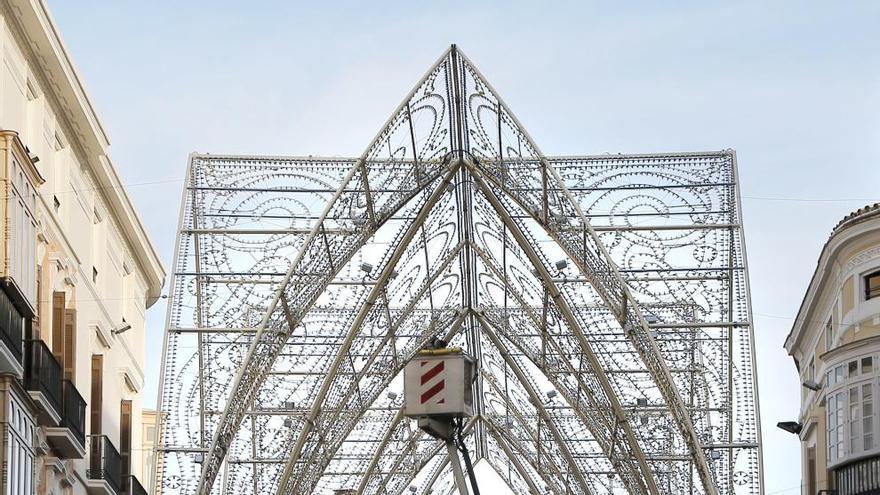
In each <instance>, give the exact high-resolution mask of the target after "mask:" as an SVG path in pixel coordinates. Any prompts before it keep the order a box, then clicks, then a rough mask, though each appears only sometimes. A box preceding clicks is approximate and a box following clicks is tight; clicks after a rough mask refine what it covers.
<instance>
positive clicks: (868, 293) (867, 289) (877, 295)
mask: <svg viewBox="0 0 880 495" xmlns="http://www.w3.org/2000/svg"><path fill="white" fill-rule="evenodd" d="M875 278H876V279H878V280H880V269H877V270H874V271H871V272H868V273H866V274H864V275H862V284H863V286H864V290H863V291H862V294H863V296H864V298H865V301H870V300H871V299H880V287H878V288H877V289H875V290H874V291H872V290H871V284H870V281H871V280H872V279H875ZM872 292H874V293H873V294H872Z"/></svg>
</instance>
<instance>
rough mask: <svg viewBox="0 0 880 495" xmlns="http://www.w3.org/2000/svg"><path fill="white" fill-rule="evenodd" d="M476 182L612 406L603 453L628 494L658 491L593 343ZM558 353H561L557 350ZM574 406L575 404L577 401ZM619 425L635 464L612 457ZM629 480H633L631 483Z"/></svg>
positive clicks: (526, 245)
mask: <svg viewBox="0 0 880 495" xmlns="http://www.w3.org/2000/svg"><path fill="white" fill-rule="evenodd" d="M475 182H476V184H477V186H478V187H479V188H480V190H481V192H482V193H483V195H484V196H485V198H486V199H487V200H488V202H489V204H491V205H492V207H493V208H494V209H495V212H496V213H497V214H498V217H499V218H500V219H501V221H502V222H503V223H504V225H505V227H506V228H507V230H508V232H510V234H511V236H512V237H513V239H514V241H515V242H516V244H517V245H518V246H519V248H520V249H521V250H522V252H523V254H525V255H526V257H527V259H528V260H529V262H530V263H531V265H532V266H533V267H534V269H535V270H537V271H538V275H539V277H540V278H541V280H542V281H543V284H544V287H545V288H546V289H547V290H548V291H549V295H550V298H551V299H552V301H553V305H554V306H555V307H556V309H557V310H558V311H559V312H560V313H561V315H562V316H563V319H564V320H565V323H566V325H567V326H568V328H569V330H570V331H571V332H572V333H573V334H574V336H575V337H576V339H577V341H578V343H579V344H580V348H581V349H580V350H581V352H582V353H583V355H584V356H585V357H586V359H587V362H588V363H589V367H590V369H589V370H588V372H590V373H591V374H592V376H594V377H595V378H596V380H598V382H599V385H600V387H601V393H602V395H603V396H604V397H605V399H606V400H607V402H608V404H610V406H611V411H610V412H611V413H612V414H613V416H614V421H613V424H606V425H605V427H606V428H610V429H611V434H610V435H609V438H610V440H611V442H610V444H609V443H604V442H603V443H604V445H603V449H604V450H605V453H606V455H608V456H609V459H611V461H612V463H613V464H614V466H615V468H616V469H618V470H619V471H620V476H621V479H623V480H625V482H626V483H627V485H628V488H629V490H630V491H631V493H644V492H648V493H652V494H657V493H659V492H658V490H657V484H656V481H655V480H654V477H653V475H652V474H651V469H650V467H649V466H648V463H647V461H646V460H645V455H644V453H643V452H642V449H641V446H639V444H638V441H637V440H636V438H635V435H634V434H633V431H632V427H631V426H630V424H629V419H628V418H627V416H626V413H625V412H624V411H623V408H622V407H621V406H620V400H619V398H618V397H617V393H616V391H615V390H614V388H613V387H612V386H611V383H610V382H609V380H608V377H607V375H606V374H605V372H604V371H603V368H602V365H601V363H600V362H599V360H598V358H597V357H596V354H595V353H594V352H593V347H592V345H590V343H589V342H588V341H587V339H586V337H585V336H584V332H583V329H582V328H581V326H580V324H579V323H578V321H577V319H576V318H575V317H574V315H573V314H572V312H571V309H570V308H569V307H568V303H567V302H566V301H565V299H564V298H563V297H562V294H561V293H560V291H559V288H558V287H557V286H556V284H555V283H554V282H553V280H552V276H551V275H550V273H549V271H548V270H547V267H545V266H544V263H543V262H542V261H541V258H540V257H539V256H538V253H537V252H536V251H535V248H534V247H533V246H531V245H530V244H529V243H528V242H527V240H526V238H525V236H524V235H523V233H522V231H521V230H520V227H519V225H518V224H517V223H516V222H514V221H513V220H512V219H511V218H510V216H509V214H508V212H507V210H506V209H505V208H504V206H503V205H502V204H501V202H500V200H499V199H498V198H497V196H495V193H494V192H493V191H492V190H490V189H488V188H487V187H485V184H483V183H481V182H480V181H479V180H476V181H475ZM475 250H477V251H478V252H481V250H479V248H475ZM481 258H482V259H483V260H484V262H486V264H487V266H489V267H490V269H492V270H493V271H494V272H495V273H496V275H501V274H500V272H499V270H498V269H497V267H495V266H494V263H493V262H492V261H491V259H489V257H488V256H487V255H486V254H485V253H482V254H481ZM499 280H501V281H502V282H501V283H503V284H506V282H505V281H504V278H503V276H502V277H499ZM512 293H514V297H519V295H518V294H517V293H516V291H512ZM520 301H521V302H524V301H522V299H520ZM481 323H482V324H483V325H484V329H485V330H486V331H487V333H488V332H491V329H489V327H488V325H486V324H485V321H482V320H481ZM538 326H539V325H538ZM492 335H494V333H492ZM496 338H497V337H496ZM560 356H564V353H560ZM575 376H577V374H575ZM579 382H580V380H579ZM579 386H581V387H582V388H583V390H584V392H585V393H586V394H587V397H589V398H590V399H591V402H592V403H593V405H594V407H597V408H598V407H599V406H600V405H601V404H602V403H601V402H599V401H597V400H596V399H595V397H594V395H593V394H595V393H596V392H598V391H591V390H590V389H589V388H586V387H583V385H582V384H580V383H579ZM575 407H577V404H576V403H575ZM603 419H605V418H603ZM606 423H607V420H606ZM587 426H588V427H591V431H592V432H593V435H594V436H595V437H596V438H597V439H601V438H603V433H604V432H602V431H598V428H599V427H598V425H596V424H595V423H594V422H592V421H591V422H588V423H587ZM618 428H620V429H621V431H622V432H623V434H624V439H625V441H626V443H627V445H628V446H629V450H630V452H631V453H632V455H633V457H634V459H635V461H636V463H637V464H633V463H632V459H628V458H625V457H619V455H620V453H621V451H619V450H618V452H617V455H618V456H615V451H614V446H615V443H616V441H617V439H616V438H615V435H616V433H617V429H618ZM627 472H628V473H630V476H627ZM630 479H632V480H633V481H632V482H630V481H629V480H630ZM633 482H634V483H635V485H633Z"/></svg>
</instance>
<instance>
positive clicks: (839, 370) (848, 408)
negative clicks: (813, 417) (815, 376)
mask: <svg viewBox="0 0 880 495" xmlns="http://www.w3.org/2000/svg"><path fill="white" fill-rule="evenodd" d="M878 358H880V356H877V355H867V356H853V357H852V358H851V359H847V360H846V361H843V362H839V363H837V364H834V365H833V366H831V367H829V368H828V371H827V372H826V374H825V380H826V382H825V388H824V391H825V413H826V418H825V419H826V428H827V430H826V435H827V437H826V438H827V447H826V448H827V450H826V454H827V463H828V466H829V467H831V466H833V465H835V464H840V463H846V462H849V461H850V460H852V459H853V458H854V457H856V456H863V455H867V454H871V455H876V454H877V452H878V449H880V441H875V437H876V432H877V429H878V428H880V422H878V415H877V414H876V411H877V407H878V404H875V403H874V401H875V399H876V397H877V396H878V394H880V391H878V390H877V388H878V386H880V382H878V366H875V365H874V363H875V361H876V360H877V359H878Z"/></svg>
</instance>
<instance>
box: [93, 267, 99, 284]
mask: <svg viewBox="0 0 880 495" xmlns="http://www.w3.org/2000/svg"><path fill="white" fill-rule="evenodd" d="M92 283H93V284H97V283H98V269H97V268H95V267H92Z"/></svg>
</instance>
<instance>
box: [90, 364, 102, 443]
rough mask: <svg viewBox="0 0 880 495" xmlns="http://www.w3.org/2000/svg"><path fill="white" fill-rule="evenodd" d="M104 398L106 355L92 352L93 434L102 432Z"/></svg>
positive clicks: (91, 407)
mask: <svg viewBox="0 0 880 495" xmlns="http://www.w3.org/2000/svg"><path fill="white" fill-rule="evenodd" d="M103 398H104V356H102V355H100V354H92V396H91V397H90V399H91V400H89V403H90V409H89V411H90V413H91V423H92V424H91V427H92V428H91V432H92V435H100V434H101V409H102V406H101V403H102V402H103Z"/></svg>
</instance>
